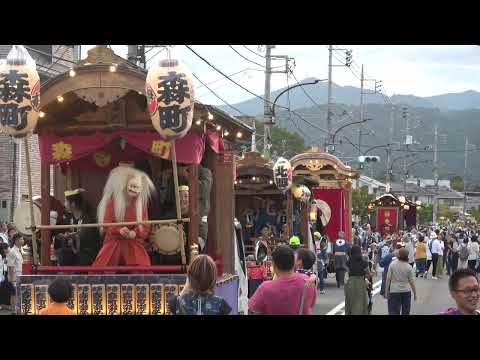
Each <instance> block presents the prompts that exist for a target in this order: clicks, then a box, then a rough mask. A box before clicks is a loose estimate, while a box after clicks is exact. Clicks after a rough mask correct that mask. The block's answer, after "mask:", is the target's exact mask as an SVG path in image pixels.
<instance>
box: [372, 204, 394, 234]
mask: <svg viewBox="0 0 480 360" xmlns="http://www.w3.org/2000/svg"><path fill="white" fill-rule="evenodd" d="M377 231H378V232H380V234H382V236H385V235H390V234H393V233H396V232H397V231H398V208H395V207H381V208H377Z"/></svg>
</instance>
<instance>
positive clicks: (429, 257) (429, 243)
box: [423, 232, 433, 279]
mask: <svg viewBox="0 0 480 360" xmlns="http://www.w3.org/2000/svg"><path fill="white" fill-rule="evenodd" d="M427 234H428V232H427ZM432 241H433V240H432V239H431V238H430V236H428V235H425V242H426V244H427V266H426V268H425V274H424V276H423V277H424V278H425V279H426V278H427V274H428V270H430V265H431V264H432V252H431V251H430V248H431V247H432Z"/></svg>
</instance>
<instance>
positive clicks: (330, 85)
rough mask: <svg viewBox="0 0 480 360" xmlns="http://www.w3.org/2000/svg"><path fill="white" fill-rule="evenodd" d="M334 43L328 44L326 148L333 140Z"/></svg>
mask: <svg viewBox="0 0 480 360" xmlns="http://www.w3.org/2000/svg"><path fill="white" fill-rule="evenodd" d="M332 52H333V47H332V45H328V98H327V133H328V137H327V141H326V144H325V149H327V146H328V145H330V143H331V140H332V119H331V110H330V107H331V106H332Z"/></svg>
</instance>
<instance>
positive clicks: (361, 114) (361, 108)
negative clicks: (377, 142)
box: [358, 64, 373, 169]
mask: <svg viewBox="0 0 480 360" xmlns="http://www.w3.org/2000/svg"><path fill="white" fill-rule="evenodd" d="M363 82H364V77H363V64H362V75H361V78H360V109H359V110H360V120H359V121H363ZM358 155H362V124H360V126H359V127H358ZM372 169H373V168H372Z"/></svg>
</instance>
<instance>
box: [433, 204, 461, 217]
mask: <svg viewBox="0 0 480 360" xmlns="http://www.w3.org/2000/svg"><path fill="white" fill-rule="evenodd" d="M438 217H444V218H445V219H449V220H455V219H456V218H457V217H458V213H456V212H455V211H452V210H450V207H449V206H448V205H447V204H439V205H438Z"/></svg>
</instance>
